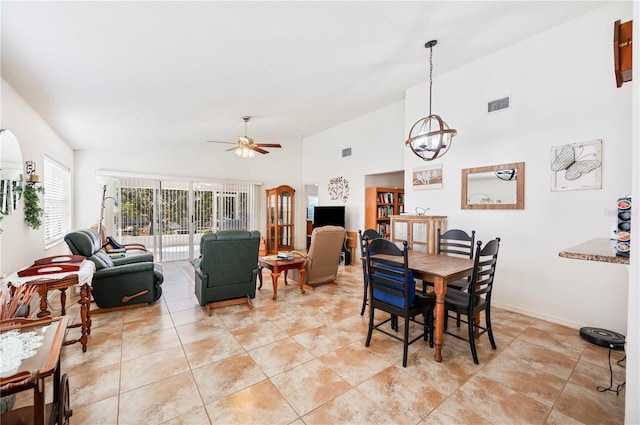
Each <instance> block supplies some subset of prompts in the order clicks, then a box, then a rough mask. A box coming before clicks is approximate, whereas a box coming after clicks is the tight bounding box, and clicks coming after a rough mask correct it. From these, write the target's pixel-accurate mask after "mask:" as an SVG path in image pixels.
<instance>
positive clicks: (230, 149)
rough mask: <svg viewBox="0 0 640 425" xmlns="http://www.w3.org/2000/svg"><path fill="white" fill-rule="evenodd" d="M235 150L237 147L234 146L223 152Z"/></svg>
mask: <svg viewBox="0 0 640 425" xmlns="http://www.w3.org/2000/svg"><path fill="white" fill-rule="evenodd" d="M236 149H238V147H237V146H234V147H232V148H229V149H225V150H224V151H225V152H228V151H235V150H236Z"/></svg>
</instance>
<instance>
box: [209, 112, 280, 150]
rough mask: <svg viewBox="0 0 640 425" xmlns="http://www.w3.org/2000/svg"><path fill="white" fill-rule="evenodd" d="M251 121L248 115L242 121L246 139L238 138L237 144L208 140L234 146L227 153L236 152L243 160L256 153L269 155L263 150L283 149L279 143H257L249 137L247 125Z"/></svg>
mask: <svg viewBox="0 0 640 425" xmlns="http://www.w3.org/2000/svg"><path fill="white" fill-rule="evenodd" d="M250 119H251V117H250V116H248V115H246V116H244V117H242V121H244V137H243V136H238V141H237V142H220V141H218V140H207V141H208V142H211V143H225V144H228V145H234V146H233V147H232V148H229V149H227V151H235V152H236V155H238V156H239V157H241V158H251V157H252V156H254V155H255V152H258V153H261V154H267V153H269V151H267V150H264V149H262V148H281V147H282V146H280V144H278V143H256V142H254V141H253V139H252V138H251V137H249V136H247V123H248V122H249V120H250Z"/></svg>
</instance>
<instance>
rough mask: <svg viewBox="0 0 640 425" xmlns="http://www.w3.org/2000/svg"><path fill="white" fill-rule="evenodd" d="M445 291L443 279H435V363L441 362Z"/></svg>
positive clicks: (445, 286)
mask: <svg viewBox="0 0 640 425" xmlns="http://www.w3.org/2000/svg"><path fill="white" fill-rule="evenodd" d="M446 289H447V285H446V284H445V282H444V279H442V278H441V277H436V278H435V279H434V282H433V292H435V294H436V310H435V319H436V320H435V324H434V327H435V332H434V333H435V338H434V339H435V342H436V352H435V354H434V358H435V360H436V361H437V362H441V361H442V340H443V336H444V321H445V319H446V318H445V317H444V295H445V291H446Z"/></svg>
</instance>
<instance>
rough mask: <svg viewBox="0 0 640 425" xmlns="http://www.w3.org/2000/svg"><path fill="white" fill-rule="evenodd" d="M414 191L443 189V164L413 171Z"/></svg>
mask: <svg viewBox="0 0 640 425" xmlns="http://www.w3.org/2000/svg"><path fill="white" fill-rule="evenodd" d="M412 181H413V190H428V189H442V164H438V165H431V166H427V167H418V168H414V169H413V175H412Z"/></svg>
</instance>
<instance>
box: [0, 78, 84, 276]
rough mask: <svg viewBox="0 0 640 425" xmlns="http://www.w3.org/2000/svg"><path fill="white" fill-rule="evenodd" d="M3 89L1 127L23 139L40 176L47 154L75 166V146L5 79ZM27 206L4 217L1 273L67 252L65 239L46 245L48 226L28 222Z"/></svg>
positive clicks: (0, 239)
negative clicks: (56, 243)
mask: <svg viewBox="0 0 640 425" xmlns="http://www.w3.org/2000/svg"><path fill="white" fill-rule="evenodd" d="M0 90H1V96H0V97H1V111H0V127H1V128H4V129H8V130H11V132H13V134H15V136H16V138H17V139H18V142H19V143H20V148H21V150H22V159H23V162H24V161H35V162H36V171H37V172H38V174H40V176H42V171H43V169H44V155H47V156H49V157H51V158H53V159H55V160H56V161H58V162H59V163H61V164H62V165H64V166H66V167H68V168H69V169H71V170H73V151H72V150H71V148H70V147H69V146H68V145H67V144H66V143H65V142H64V141H63V140H62V139H61V138H60V137H59V136H58V135H57V134H56V133H55V132H54V131H53V130H52V129H51V127H50V126H49V125H48V124H47V123H46V122H45V121H44V120H43V119H42V118H41V117H40V115H38V113H37V112H36V111H34V110H33V109H32V108H31V106H29V105H28V104H27V103H26V102H25V101H24V99H23V98H22V97H21V96H20V95H19V94H18V93H17V92H16V91H15V90H14V89H13V88H12V87H11V86H10V85H9V84H7V83H6V82H5V81H4V79H3V80H2V86H1V88H0ZM72 172H73V171H72ZM41 200H42V198H41ZM23 206H24V205H23V203H22V202H21V203H20V205H19V206H18V209H17V210H16V211H15V213H13V214H12V215H9V216H5V217H4V219H3V220H2V230H3V233H2V235H1V236H0V276H1V275H3V274H8V273H11V272H13V271H15V270H17V269H19V268H21V267H24V266H28V265H30V264H31V263H32V262H33V260H35V259H37V258H42V257H48V256H52V255H57V254H62V253H67V249H66V245H65V244H64V242H62V243H61V244H58V245H56V246H53V247H50V248H49V249H45V246H44V228H43V227H40V229H39V230H33V229H31V228H30V227H29V226H28V225H27V223H26V222H25V221H24V209H23Z"/></svg>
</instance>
